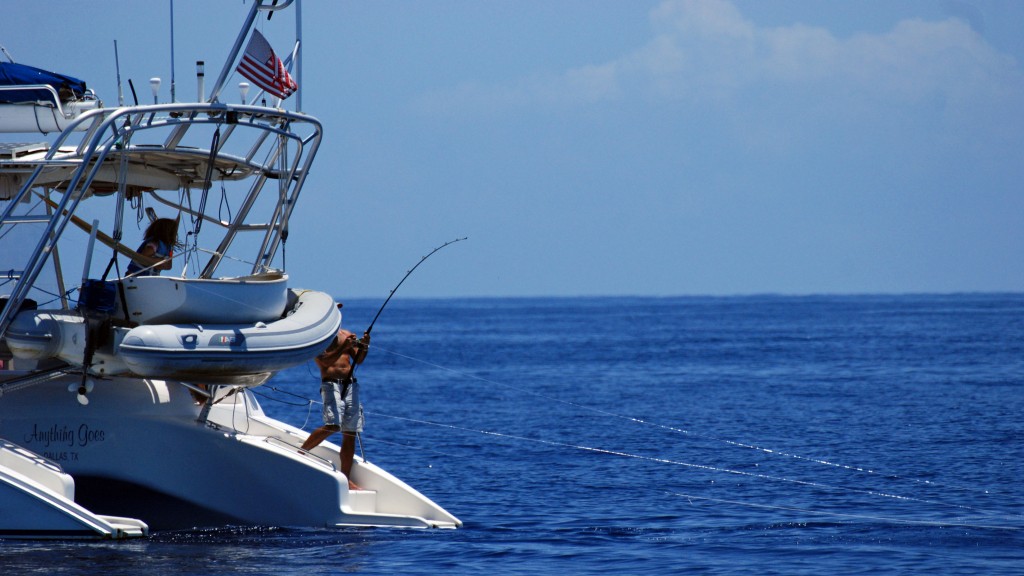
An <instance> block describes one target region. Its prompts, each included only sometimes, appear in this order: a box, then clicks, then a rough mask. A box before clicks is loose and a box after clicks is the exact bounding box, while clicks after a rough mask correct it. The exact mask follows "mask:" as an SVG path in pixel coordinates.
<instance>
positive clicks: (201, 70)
mask: <svg viewBox="0 0 1024 576" xmlns="http://www.w3.org/2000/svg"><path fill="white" fill-rule="evenodd" d="M196 86H197V88H198V90H199V100H197V102H199V103H200V104H202V103H203V102H206V100H205V99H204V97H203V93H204V92H206V62H204V61H202V60H196Z"/></svg>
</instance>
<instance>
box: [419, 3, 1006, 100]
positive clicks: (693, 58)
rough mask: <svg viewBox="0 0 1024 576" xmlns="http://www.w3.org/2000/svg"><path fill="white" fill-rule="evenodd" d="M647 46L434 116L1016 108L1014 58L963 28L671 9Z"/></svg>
mask: <svg viewBox="0 0 1024 576" xmlns="http://www.w3.org/2000/svg"><path fill="white" fill-rule="evenodd" d="M650 20H651V25H652V32H653V37H652V38H651V39H650V41H648V42H647V43H646V44H645V45H643V46H640V47H638V48H637V49H635V50H633V51H632V52H630V53H628V54H624V55H623V56H621V57H619V58H616V59H613V60H610V61H607V62H600V63H594V64H591V65H587V66H582V67H579V68H575V69H571V70H568V71H566V72H564V73H563V74H561V75H552V76H549V77H533V78H527V79H520V80H518V81H514V82H512V83H508V84H504V85H491V86H485V85H480V84H465V85H462V86H459V87H457V88H456V89H454V90H445V91H443V92H439V93H435V94H432V95H430V96H429V97H428V98H426V99H424V100H423V101H422V102H421V104H422V105H424V106H427V107H428V108H430V109H433V110H437V109H438V108H444V109H448V110H449V111H451V110H460V111H465V110H467V109H471V110H472V109H476V110H494V109H502V108H504V107H509V106H513V107H518V106H534V105H578V104H588V103H594V102H601V101H622V100H627V101H628V100H632V99H639V100H643V101H646V100H650V99H655V100H684V101H698V102H707V101H720V100H722V99H723V98H724V99H726V100H728V99H731V98H736V97H745V96H750V95H751V94H760V93H765V92H766V91H767V95H770V93H771V91H772V90H777V89H784V90H793V89H797V90H802V91H807V92H812V93H814V94H820V95H822V96H824V97H828V98H842V99H844V100H846V99H847V98H852V99H856V100H858V101H861V100H863V99H865V98H868V99H871V98H878V99H881V100H885V101H886V102H887V103H889V104H892V103H893V101H894V99H895V103H910V104H912V103H914V102H916V101H919V100H921V99H924V98H933V97H938V98H942V99H949V100H950V101H952V102H960V103H963V102H972V101H977V100H978V99H981V100H985V101H987V100H990V99H993V98H995V99H1002V98H1005V97H1006V96H1013V97H1020V95H1021V93H1022V92H1024V79H1022V74H1021V70H1020V68H1019V66H1018V65H1017V63H1016V62H1015V61H1014V59H1013V58H1011V57H1009V56H1007V55H1004V54H1001V53H999V52H998V51H996V50H995V49H993V48H992V47H991V46H990V45H989V44H987V43H986V42H985V40H984V38H982V37H981V36H980V35H979V34H978V33H977V32H975V31H974V30H973V29H972V28H971V27H970V26H969V25H968V24H967V23H966V22H965V21H962V20H959V19H949V20H944V21H924V20H906V21H903V22H900V23H898V24H897V25H896V26H895V27H894V28H893V29H892V30H891V31H890V32H888V33H885V34H860V35H856V36H852V37H850V38H837V37H836V36H835V35H833V34H832V33H831V32H829V31H828V30H827V29H825V28H821V27H812V26H806V25H801V24H794V25H791V26H783V27H775V28H769V27H759V26H757V25H756V24H755V23H754V22H752V21H750V20H748V19H746V18H745V17H744V16H743V15H742V14H741V13H740V12H739V10H738V9H737V8H736V6H734V5H733V4H732V3H731V2H729V1H728V0H668V1H666V2H663V3H662V4H661V5H659V6H658V7H657V8H656V9H654V10H653V11H652V12H651V14H650Z"/></svg>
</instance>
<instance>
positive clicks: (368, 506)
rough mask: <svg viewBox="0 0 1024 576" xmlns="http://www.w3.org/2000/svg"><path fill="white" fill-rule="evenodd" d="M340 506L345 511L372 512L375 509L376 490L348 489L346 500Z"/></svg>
mask: <svg viewBox="0 0 1024 576" xmlns="http://www.w3.org/2000/svg"><path fill="white" fill-rule="evenodd" d="M342 508H343V509H345V512H346V513H356V514H372V513H374V512H376V511H377V491H376V490H349V492H348V501H347V503H346V505H344V506H343V507H342Z"/></svg>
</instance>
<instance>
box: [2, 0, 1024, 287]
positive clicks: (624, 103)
mask: <svg viewBox="0 0 1024 576" xmlns="http://www.w3.org/2000/svg"><path fill="white" fill-rule="evenodd" d="M248 6H249V4H243V3H242V2H240V1H233V0H232V1H227V0H224V1H218V2H208V1H199V0H177V1H176V2H175V17H176V38H175V41H176V46H175V58H176V85H177V93H178V99H179V100H182V99H184V98H186V96H185V95H187V97H189V98H191V97H193V96H194V94H195V82H194V73H193V63H194V61H195V60H197V59H203V60H206V62H207V77H208V78H210V77H211V76H215V75H216V71H217V70H219V65H220V61H221V60H222V59H223V58H224V57H225V55H226V54H227V51H228V48H229V47H230V44H231V42H232V41H233V40H234V37H235V33H236V31H237V27H238V25H239V24H240V22H241V19H242V18H243V16H244V14H245V13H246V11H247V9H248ZM86 7H87V8H86ZM168 12H169V9H168V3H167V2H125V1H119V2H113V1H108V0H94V1H92V2H89V3H87V4H82V3H81V2H72V1H54V2H47V3H45V6H44V5H43V4H42V3H38V2H31V1H27V0H13V1H9V2H5V7H4V13H5V17H4V18H3V20H2V21H0V44H2V45H4V46H5V47H6V48H7V49H8V50H9V51H10V52H11V53H12V55H13V56H14V57H15V59H16V60H18V61H19V62H23V63H26V64H31V65H35V66H38V67H42V68H48V69H53V70H56V71H60V72H64V73H67V74H70V75H74V76H77V77H80V78H83V79H85V80H86V81H87V82H89V85H90V86H91V87H93V88H94V89H96V90H97V92H98V93H99V94H100V96H101V98H103V99H104V100H105V101H106V102H107V103H108V104H114V103H116V98H117V90H116V82H115V70H114V59H113V41H114V40H115V39H116V40H117V41H118V45H119V48H120V57H121V68H122V70H121V75H122V78H123V79H125V80H127V78H132V79H133V80H134V82H135V84H136V86H137V87H138V88H140V89H141V92H145V93H146V94H147V95H148V83H147V80H148V79H149V78H150V77H151V76H161V77H163V78H164V85H163V87H162V90H163V93H162V99H169V78H170V56H169V54H170V50H169V34H170V32H169V26H168V22H167V20H168V18H167V16H168ZM303 14H304V20H305V21H304V27H303V31H304V36H305V60H304V77H302V78H300V79H299V82H300V90H302V91H303V107H304V109H305V111H306V112H308V113H310V114H313V115H315V116H317V117H318V118H320V119H321V120H322V121H323V122H324V124H325V127H326V139H325V144H324V146H323V147H322V148H321V151H320V154H319V156H318V162H317V164H316V173H315V174H313V175H312V176H311V179H310V181H309V183H308V184H307V188H306V190H305V192H304V196H303V198H302V202H301V204H300V206H299V208H298V209H297V210H296V213H295V219H294V221H293V223H292V238H291V240H290V242H289V246H288V264H289V272H290V273H291V275H292V276H293V278H294V281H293V284H294V285H299V286H306V287H311V288H319V289H324V290H327V291H330V292H333V293H334V294H336V295H338V296H339V297H364V296H365V297H384V296H386V295H387V292H388V290H390V289H391V288H392V287H393V285H394V283H395V282H397V281H398V279H399V278H401V275H402V274H404V273H405V271H406V270H407V269H409V268H410V267H411V266H412V265H413V264H415V263H416V261H417V260H418V259H419V257H420V256H422V255H424V254H426V253H427V252H429V251H430V250H431V249H432V248H434V247H435V246H438V245H440V244H442V243H443V242H445V241H447V240H451V239H453V238H456V237H460V236H468V237H469V240H468V241H466V242H460V243H458V244H456V245H453V246H450V247H448V248H446V249H445V250H444V251H443V252H440V253H438V254H437V255H436V256H435V257H434V258H432V259H431V260H430V262H429V263H427V264H424V266H422V267H421V268H420V269H419V270H417V272H416V274H415V275H414V276H413V277H412V278H410V280H409V281H408V282H407V283H406V284H405V285H404V286H403V288H402V294H403V295H404V296H536V295H554V296H573V295H689V294H709V295H729V294H751V293H783V294H808V293H881V292H884V293H901V292H960V291H1020V290H1022V289H1024V258H1021V256H1020V249H1021V247H1022V246H1024V228H1022V226H1021V216H1022V215H1024V157H1022V156H1024V71H1022V68H1021V62H1022V59H1024V38H1022V37H1021V35H1020V29H1021V26H1022V25H1024V3H1021V2H1016V1H1012V0H1006V1H995V0H987V1H985V0H981V1H973V2H958V1H952V0H949V1H943V0H935V1H920V0H919V1H912V0H907V1H902V2H883V1H873V0H868V1H861V2H843V3H839V2H817V1H797V0H788V1H784V0H763V1H762V0H758V1H745V0H734V1H728V0H667V1H664V2H661V1H641V0H636V1H629V2H622V1H619V0H586V1H584V0H561V1H556V2H548V1H538V0H515V1H511V0H508V1H505V0H493V1H488V2H477V1H472V0H439V1H434V2H413V1H375V2H350V1H344V2H327V1H316V0H314V1H307V2H305V4H304V5H303ZM282 16H284V17H275V18H274V19H273V20H271V21H270V22H266V21H264V22H263V23H262V24H261V25H260V28H261V30H262V31H263V32H264V34H265V35H266V36H267V37H268V39H270V41H271V43H272V44H273V45H274V47H275V48H276V50H277V51H278V53H279V54H280V53H285V52H287V51H288V50H289V49H290V43H291V39H292V35H293V32H294V25H293V19H292V17H291V15H290V14H289V15H282ZM40 19H46V20H47V21H48V22H49V25H48V26H47V29H48V30H49V32H50V33H49V34H45V35H44V34H40V26H39V25H38V22H39V21H40ZM61 22H64V23H65V24H66V26H63V25H61ZM239 81H240V78H239V77H237V75H236V76H235V77H234V78H233V79H232V80H231V81H230V83H229V86H230V87H229V89H228V90H227V91H226V96H227V99H228V100H229V101H237V99H238V97H237V95H236V94H237V90H236V89H235V88H234V86H235V85H237V83H238V82H239ZM208 82H212V79H210V80H208ZM147 97H148V96H147ZM290 103H291V102H289V104H290Z"/></svg>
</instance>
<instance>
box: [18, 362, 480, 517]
mask: <svg viewBox="0 0 1024 576" xmlns="http://www.w3.org/2000/svg"><path fill="white" fill-rule="evenodd" d="M75 381H77V377H73V376H71V377H66V378H61V379H58V380H55V381H52V382H48V383H44V384H39V385H36V386H32V387H30V388H25V389H19V390H17V391H15V392H12V393H9V394H5V395H4V402H3V403H0V437H4V438H11V439H16V440H17V441H18V442H19V444H21V445H22V446H24V447H25V448H27V449H29V450H32V451H34V452H36V453H38V454H41V455H42V456H45V457H46V458H49V459H50V460H53V461H55V462H57V463H59V464H60V465H61V466H62V467H63V468H64V470H65V471H66V472H67V473H68V474H70V475H72V476H73V477H74V478H75V482H76V500H77V501H78V502H80V503H82V505H84V506H87V507H89V508H90V509H96V510H103V511H104V513H110V514H117V515H119V516H130V517H133V518H138V519H139V520H141V521H142V522H145V523H146V524H147V525H148V526H149V527H150V529H151V530H169V529H190V528H203V527H215V526H224V525H228V524H235V525H272V526H339V525H345V526H402V527H420V528H426V527H450V528H454V527H457V526H459V525H460V524H461V523H460V522H459V521H458V519H457V518H455V517H454V516H452V515H451V514H449V513H447V512H446V511H444V510H443V509H442V508H440V507H439V506H437V505H436V504H434V503H433V502H431V501H430V500H429V499H427V498H426V497H424V496H423V495H421V494H419V493H418V492H416V491H415V490H414V489H412V488H410V487H409V486H407V485H406V484H404V483H402V482H401V481H400V480H398V479H396V478H394V477H393V476H391V475H390V474H388V473H387V472H385V471H383V470H381V469H380V468H378V467H376V466H374V465H373V464H371V463H368V462H365V461H364V460H362V459H361V458H358V457H357V458H356V461H355V463H354V467H353V471H352V477H353V480H354V481H355V482H357V483H358V484H359V485H360V486H362V487H364V488H366V489H367V490H363V491H350V490H349V489H348V479H347V478H346V477H345V476H344V475H343V474H342V473H341V472H340V469H339V468H340V463H339V462H338V459H337V458H338V453H337V451H338V447H337V446H335V445H333V444H330V443H324V444H322V445H321V446H319V447H317V448H316V449H314V450H313V451H311V452H309V453H306V452H300V450H299V449H298V447H299V446H300V445H301V444H302V442H303V441H304V440H305V439H306V437H307V434H306V433H305V432H303V431H301V430H298V429H296V428H294V427H291V426H288V425H286V424H284V423H281V422H278V421H275V420H273V419H271V418H269V417H267V416H266V415H265V414H264V413H263V412H262V410H261V409H260V407H259V405H258V403H256V401H255V398H254V397H253V396H252V395H251V394H249V393H247V392H242V393H238V394H232V395H230V396H222V397H221V398H220V400H221V401H220V402H219V403H217V404H216V405H215V406H214V407H213V408H212V409H211V410H210V412H209V419H208V420H206V421H199V420H198V418H199V414H200V410H201V408H202V407H201V406H199V405H197V404H196V403H195V401H194V400H193V398H192V396H191V395H190V393H189V390H188V389H187V388H186V387H185V386H182V385H181V384H180V383H178V382H174V381H164V380H150V379H136V378H113V379H109V380H98V381H96V382H95V388H94V389H93V391H92V392H90V393H89V397H90V399H91V400H90V402H89V404H88V405H87V406H81V405H80V404H79V403H78V401H77V400H76V398H75V394H74V393H70V392H68V391H67V387H68V384H69V383H72V382H75ZM311 387H312V388H315V383H311ZM221 390H222V394H223V393H224V392H226V389H221Z"/></svg>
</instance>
